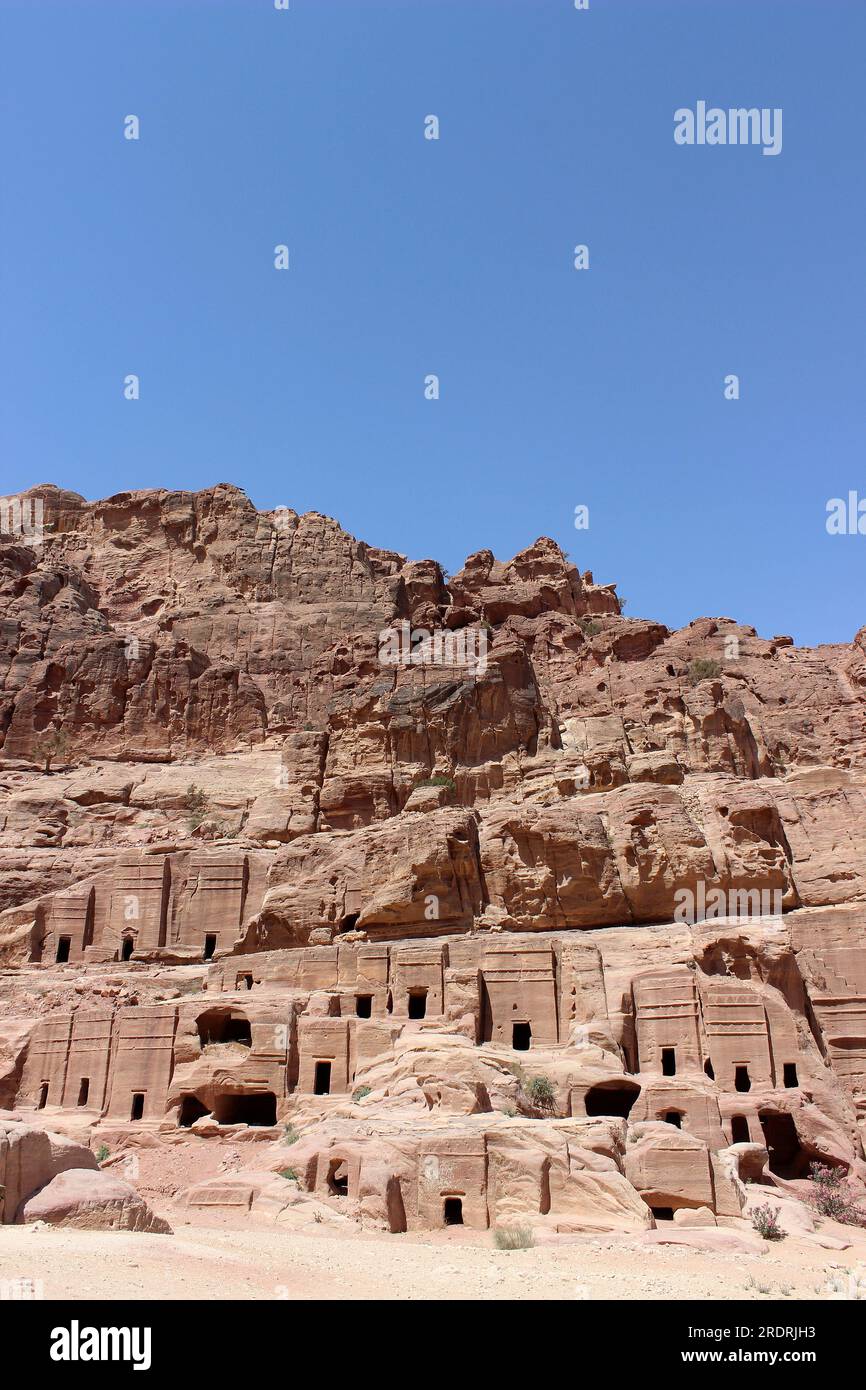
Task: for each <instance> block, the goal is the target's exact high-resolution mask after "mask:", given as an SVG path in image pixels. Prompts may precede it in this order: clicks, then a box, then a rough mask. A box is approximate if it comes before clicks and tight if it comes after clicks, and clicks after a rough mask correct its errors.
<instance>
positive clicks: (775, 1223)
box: [752, 1202, 785, 1240]
mask: <svg viewBox="0 0 866 1390" xmlns="http://www.w3.org/2000/svg"><path fill="white" fill-rule="evenodd" d="M752 1225H753V1227H754V1228H755V1230H756V1231H757V1232H758V1235H761V1236H763V1237H764V1240H784V1239H785V1232H784V1231H783V1230H782V1228H781V1226H780V1225H779V1208H778V1207H774V1206H773V1204H772V1202H765V1203H764V1204H763V1206H760V1207H755V1209H754V1211H753V1212H752Z"/></svg>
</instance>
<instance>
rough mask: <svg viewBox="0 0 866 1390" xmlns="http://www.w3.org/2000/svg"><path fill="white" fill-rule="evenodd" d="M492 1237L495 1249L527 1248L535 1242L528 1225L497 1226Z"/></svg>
mask: <svg viewBox="0 0 866 1390" xmlns="http://www.w3.org/2000/svg"><path fill="white" fill-rule="evenodd" d="M493 1239H494V1241H495V1243H496V1249H497V1250H529V1249H530V1248H531V1247H532V1246H533V1245H534V1244H535V1240H534V1238H533V1235H532V1232H531V1230H530V1229H529V1227H528V1226H497V1227H496V1228H495V1230H494V1232H493Z"/></svg>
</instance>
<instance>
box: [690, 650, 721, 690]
mask: <svg viewBox="0 0 866 1390" xmlns="http://www.w3.org/2000/svg"><path fill="white" fill-rule="evenodd" d="M721 674H722V667H721V664H720V663H719V662H718V661H708V660H706V659H705V658H704V657H702V656H699V657H698V658H697V660H695V661H690V662H689V680H690V681H691V683H692V685H699V684H700V682H701V681H714V680H716V679H717V678H718V677H719V676H720V675H721Z"/></svg>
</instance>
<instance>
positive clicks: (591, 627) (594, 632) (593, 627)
mask: <svg viewBox="0 0 866 1390" xmlns="http://www.w3.org/2000/svg"><path fill="white" fill-rule="evenodd" d="M580 627H581V630H582V631H583V634H584V636H585V637H597V636H598V634H599V633H600V632H601V623H597V622H596V621H595V619H594V618H581V620H580Z"/></svg>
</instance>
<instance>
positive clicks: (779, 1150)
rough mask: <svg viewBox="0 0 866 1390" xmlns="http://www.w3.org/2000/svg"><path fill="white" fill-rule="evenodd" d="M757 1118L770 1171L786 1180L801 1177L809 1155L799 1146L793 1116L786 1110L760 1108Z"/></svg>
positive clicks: (806, 1166)
mask: <svg viewBox="0 0 866 1390" xmlns="http://www.w3.org/2000/svg"><path fill="white" fill-rule="evenodd" d="M758 1119H759V1120H760V1122H761V1129H762V1130H763V1133H764V1143H765V1144H766V1146H767V1152H768V1153H769V1155H770V1172H771V1173H773V1174H774V1175H775V1176H776V1177H777V1178H786V1179H788V1180H790V1179H792V1178H800V1177H803V1176H804V1174H805V1173H806V1171H807V1169H808V1167H809V1155H808V1154H807V1153H806V1152H805V1150H804V1149H803V1148H802V1147H801V1144H800V1138H799V1135H798V1134H797V1126H796V1125H795V1124H794V1118H793V1116H792V1115H789V1114H788V1113H787V1112H786V1111H785V1112H782V1111H777V1110H762V1111H761V1112H760V1114H759V1116H758Z"/></svg>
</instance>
